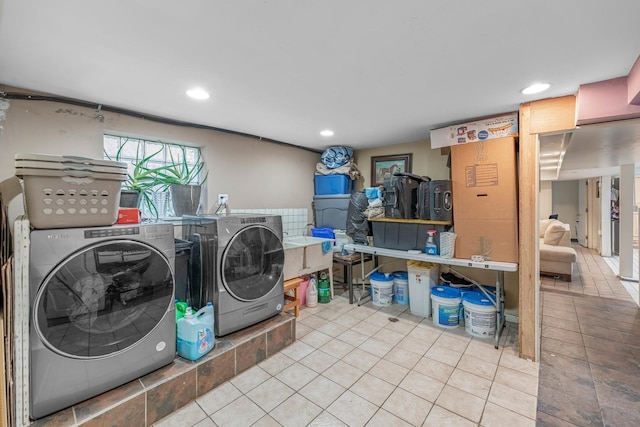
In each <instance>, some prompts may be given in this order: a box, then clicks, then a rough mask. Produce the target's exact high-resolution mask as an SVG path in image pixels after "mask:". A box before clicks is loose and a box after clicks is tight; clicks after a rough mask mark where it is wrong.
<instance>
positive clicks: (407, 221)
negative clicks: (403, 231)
mask: <svg viewBox="0 0 640 427" xmlns="http://www.w3.org/2000/svg"><path fill="white" fill-rule="evenodd" d="M369 221H376V222H402V223H405V224H429V225H453V221H435V220H433V221H432V220H430V219H405V218H371V219H370V220H369Z"/></svg>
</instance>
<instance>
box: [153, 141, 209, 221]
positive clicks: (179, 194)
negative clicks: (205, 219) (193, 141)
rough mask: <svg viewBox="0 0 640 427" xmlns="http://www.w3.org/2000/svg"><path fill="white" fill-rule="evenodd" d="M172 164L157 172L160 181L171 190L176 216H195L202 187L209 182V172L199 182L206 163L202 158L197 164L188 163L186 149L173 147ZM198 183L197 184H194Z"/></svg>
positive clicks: (196, 161)
mask: <svg viewBox="0 0 640 427" xmlns="http://www.w3.org/2000/svg"><path fill="white" fill-rule="evenodd" d="M169 154H170V156H171V164H170V165H166V166H163V167H160V168H158V169H157V170H156V172H155V173H156V175H157V178H158V180H159V181H160V182H161V183H162V185H163V186H164V187H165V188H167V189H168V190H169V193H170V194H171V203H172V205H173V211H174V213H175V215H176V216H183V215H185V214H187V215H189V214H195V213H196V212H197V210H198V205H199V204H200V193H201V188H202V187H201V186H202V184H204V182H205V181H206V180H207V177H208V172H206V173H205V174H204V177H203V178H202V179H201V180H200V181H198V178H200V177H201V176H200V175H201V173H202V171H203V170H204V161H203V160H202V158H201V157H198V158H197V159H195V163H193V164H189V163H188V162H187V152H186V148H185V147H183V146H172V147H171V148H170V149H169ZM195 182H198V183H197V184H194V183H195Z"/></svg>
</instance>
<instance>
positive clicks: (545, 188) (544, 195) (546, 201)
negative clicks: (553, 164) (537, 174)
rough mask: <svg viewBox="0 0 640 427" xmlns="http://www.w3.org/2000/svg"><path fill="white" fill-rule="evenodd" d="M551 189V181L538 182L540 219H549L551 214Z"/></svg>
mask: <svg viewBox="0 0 640 427" xmlns="http://www.w3.org/2000/svg"><path fill="white" fill-rule="evenodd" d="M552 196H553V187H552V185H551V181H540V197H539V201H540V202H539V208H538V209H539V211H540V219H544V218H549V215H551V214H552V213H553V197H552Z"/></svg>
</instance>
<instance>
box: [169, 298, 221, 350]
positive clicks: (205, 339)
mask: <svg viewBox="0 0 640 427" xmlns="http://www.w3.org/2000/svg"><path fill="white" fill-rule="evenodd" d="M213 326H214V317H213V304H211V303H210V302H208V303H207V305H206V306H204V307H202V308H201V309H200V310H198V311H197V312H196V313H193V310H192V308H191V307H187V309H186V311H185V313H184V317H183V318H181V319H178V337H177V338H178V339H177V342H176V344H177V345H176V347H177V350H178V354H179V355H180V356H182V357H184V358H185V359H189V360H197V359H199V358H201V357H202V356H204V355H205V354H207V353H208V352H209V351H211V349H213V346H214V344H215V336H214V334H213V330H214V329H213Z"/></svg>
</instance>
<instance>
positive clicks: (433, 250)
mask: <svg viewBox="0 0 640 427" xmlns="http://www.w3.org/2000/svg"><path fill="white" fill-rule="evenodd" d="M436 233H437V230H427V243H426V244H425V245H424V253H425V254H427V255H438V246H436V244H435V242H434V240H433V236H435V235H436Z"/></svg>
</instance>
